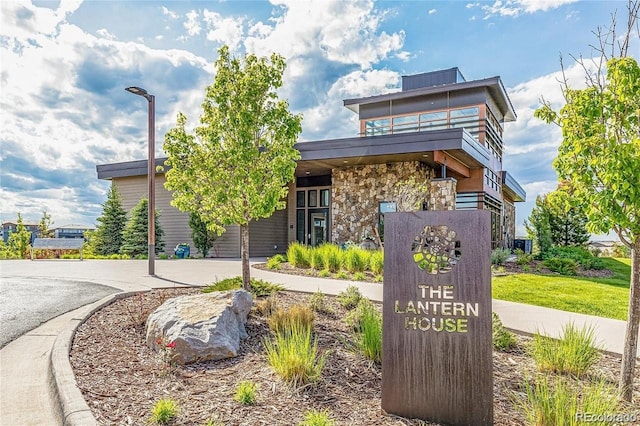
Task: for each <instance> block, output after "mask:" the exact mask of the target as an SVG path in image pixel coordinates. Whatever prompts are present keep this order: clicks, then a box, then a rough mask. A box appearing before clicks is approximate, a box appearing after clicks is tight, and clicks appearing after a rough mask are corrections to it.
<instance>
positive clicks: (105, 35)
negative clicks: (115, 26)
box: [96, 28, 117, 40]
mask: <svg viewBox="0 0 640 426" xmlns="http://www.w3.org/2000/svg"><path fill="white" fill-rule="evenodd" d="M96 34H98V35H99V36H100V37H102V38H105V39H107V40H117V37H116V36H114V35H113V34H111V33H110V32H109V31H108V30H107V29H106V28H100V29H99V30H98V31H96Z"/></svg>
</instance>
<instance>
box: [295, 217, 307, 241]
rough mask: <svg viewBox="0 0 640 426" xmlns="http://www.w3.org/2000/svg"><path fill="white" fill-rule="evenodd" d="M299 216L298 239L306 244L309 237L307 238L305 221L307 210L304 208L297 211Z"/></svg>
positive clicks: (297, 224)
mask: <svg viewBox="0 0 640 426" xmlns="http://www.w3.org/2000/svg"><path fill="white" fill-rule="evenodd" d="M296 214H297V217H296V240H298V242H299V243H301V244H306V243H307V239H306V238H305V235H304V234H305V223H304V217H305V210H304V209H300V210H298V211H297V212H296Z"/></svg>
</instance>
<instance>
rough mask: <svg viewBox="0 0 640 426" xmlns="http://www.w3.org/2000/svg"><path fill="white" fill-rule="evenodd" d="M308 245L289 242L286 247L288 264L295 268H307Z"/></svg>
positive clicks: (308, 262)
mask: <svg viewBox="0 0 640 426" xmlns="http://www.w3.org/2000/svg"><path fill="white" fill-rule="evenodd" d="M309 257H310V250H309V247H307V246H305V245H303V244H300V243H298V242H295V243H291V244H290V245H289V248H288V249H287V259H288V260H289V264H291V266H293V267H295V268H308V267H309V266H310V259H309Z"/></svg>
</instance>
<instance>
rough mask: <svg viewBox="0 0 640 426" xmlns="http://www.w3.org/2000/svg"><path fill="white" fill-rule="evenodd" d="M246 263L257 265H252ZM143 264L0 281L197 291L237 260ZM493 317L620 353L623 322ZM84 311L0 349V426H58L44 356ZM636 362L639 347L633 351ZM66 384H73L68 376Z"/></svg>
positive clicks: (535, 312)
mask: <svg viewBox="0 0 640 426" xmlns="http://www.w3.org/2000/svg"><path fill="white" fill-rule="evenodd" d="M252 261H253V262H259V261H263V259H252ZM146 272H147V262H146V261H142V260H141V261H135V260H133V261H98V260H89V261H83V262H79V261H35V262H30V261H2V262H0V278H1V277H14V276H29V277H34V278H41V279H43V280H46V279H52V278H64V279H72V280H78V281H89V282H95V283H99V284H105V285H109V286H112V287H116V288H119V289H121V290H122V291H125V292H131V291H144V290H148V289H151V288H166V287H182V286H192V285H196V286H200V285H206V284H210V283H211V282H214V281H216V280H219V279H223V278H227V277H232V276H237V275H240V272H241V265H240V261H239V260H212V259H206V260H161V261H157V262H156V274H157V276H155V277H149V276H148V275H146ZM251 273H252V276H253V277H256V278H262V279H265V280H269V281H271V282H275V283H279V284H282V285H284V286H285V287H286V288H288V289H291V290H296V291H307V292H314V291H316V290H321V291H322V292H323V293H325V294H337V293H338V292H340V291H342V290H344V289H345V288H346V286H347V285H351V284H352V285H356V286H358V287H359V288H360V290H361V292H362V293H363V295H364V296H366V297H368V298H370V299H372V300H377V301H382V285H381V284H375V283H364V282H350V281H341V280H330V279H325V278H313V277H302V276H296V275H287V274H280V273H276V272H270V271H262V270H257V269H252V270H251ZM493 311H494V312H496V313H498V315H500V317H501V319H502V321H503V323H504V325H505V326H506V327H508V328H510V329H513V330H518V331H522V332H525V333H534V332H536V331H541V332H543V333H545V334H548V335H551V336H557V335H558V333H559V331H560V330H561V328H562V326H563V325H565V324H568V323H571V322H573V323H575V324H576V325H578V326H581V325H591V326H594V327H595V329H596V334H597V336H598V340H599V341H600V342H602V344H603V346H604V348H605V350H607V351H609V352H612V353H618V354H620V353H622V348H623V343H624V333H625V327H626V323H625V322H624V321H617V320H610V319H606V318H599V317H593V316H588V315H580V314H574V313H570V312H564V311H557V310H553V309H547V308H540V307H536V306H531V305H524V304H518V303H511V302H505V301H500V300H494V301H493ZM89 312H90V307H89V306H85V307H82V308H79V309H77V310H75V311H73V312H69V313H66V314H64V315H61V316H59V317H57V318H54V319H52V320H50V321H48V322H47V323H45V324H43V325H41V326H40V327H38V328H37V329H35V330H32V331H30V332H28V333H26V334H25V335H23V336H22V337H20V338H18V339H16V340H14V341H13V342H11V343H10V344H8V345H7V346H5V347H4V348H3V349H2V350H0V425H2V426H13V425H16V426H18V425H20V426H23V425H58V424H62V420H61V412H60V404H59V401H58V400H57V398H55V396H54V393H55V392H54V389H53V387H52V383H51V380H50V368H49V358H50V355H51V349H52V346H53V344H54V341H55V339H56V337H57V336H58V335H59V334H60V333H62V332H63V331H64V330H66V329H67V328H68V324H69V323H70V322H71V321H76V322H77V321H78V320H81V319H82V318H84V317H85V316H86V315H87V314H88V313H89ZM638 355H639V356H640V349H639V352H638ZM69 379H73V377H70V378H69Z"/></svg>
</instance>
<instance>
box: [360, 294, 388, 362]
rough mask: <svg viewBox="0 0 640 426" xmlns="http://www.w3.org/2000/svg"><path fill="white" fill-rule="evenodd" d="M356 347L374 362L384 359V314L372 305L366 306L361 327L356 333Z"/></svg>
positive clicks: (364, 306) (363, 310) (361, 319)
mask: <svg viewBox="0 0 640 426" xmlns="http://www.w3.org/2000/svg"><path fill="white" fill-rule="evenodd" d="M356 346H357V347H358V349H360V352H361V353H362V354H363V355H364V356H365V357H367V358H369V359H370V360H372V361H374V362H380V360H381V358H382V314H381V313H380V312H378V311H377V310H376V308H375V307H374V306H373V304H372V303H368V304H364V305H363V308H362V317H361V318H360V327H359V329H358V330H357V332H356Z"/></svg>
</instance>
